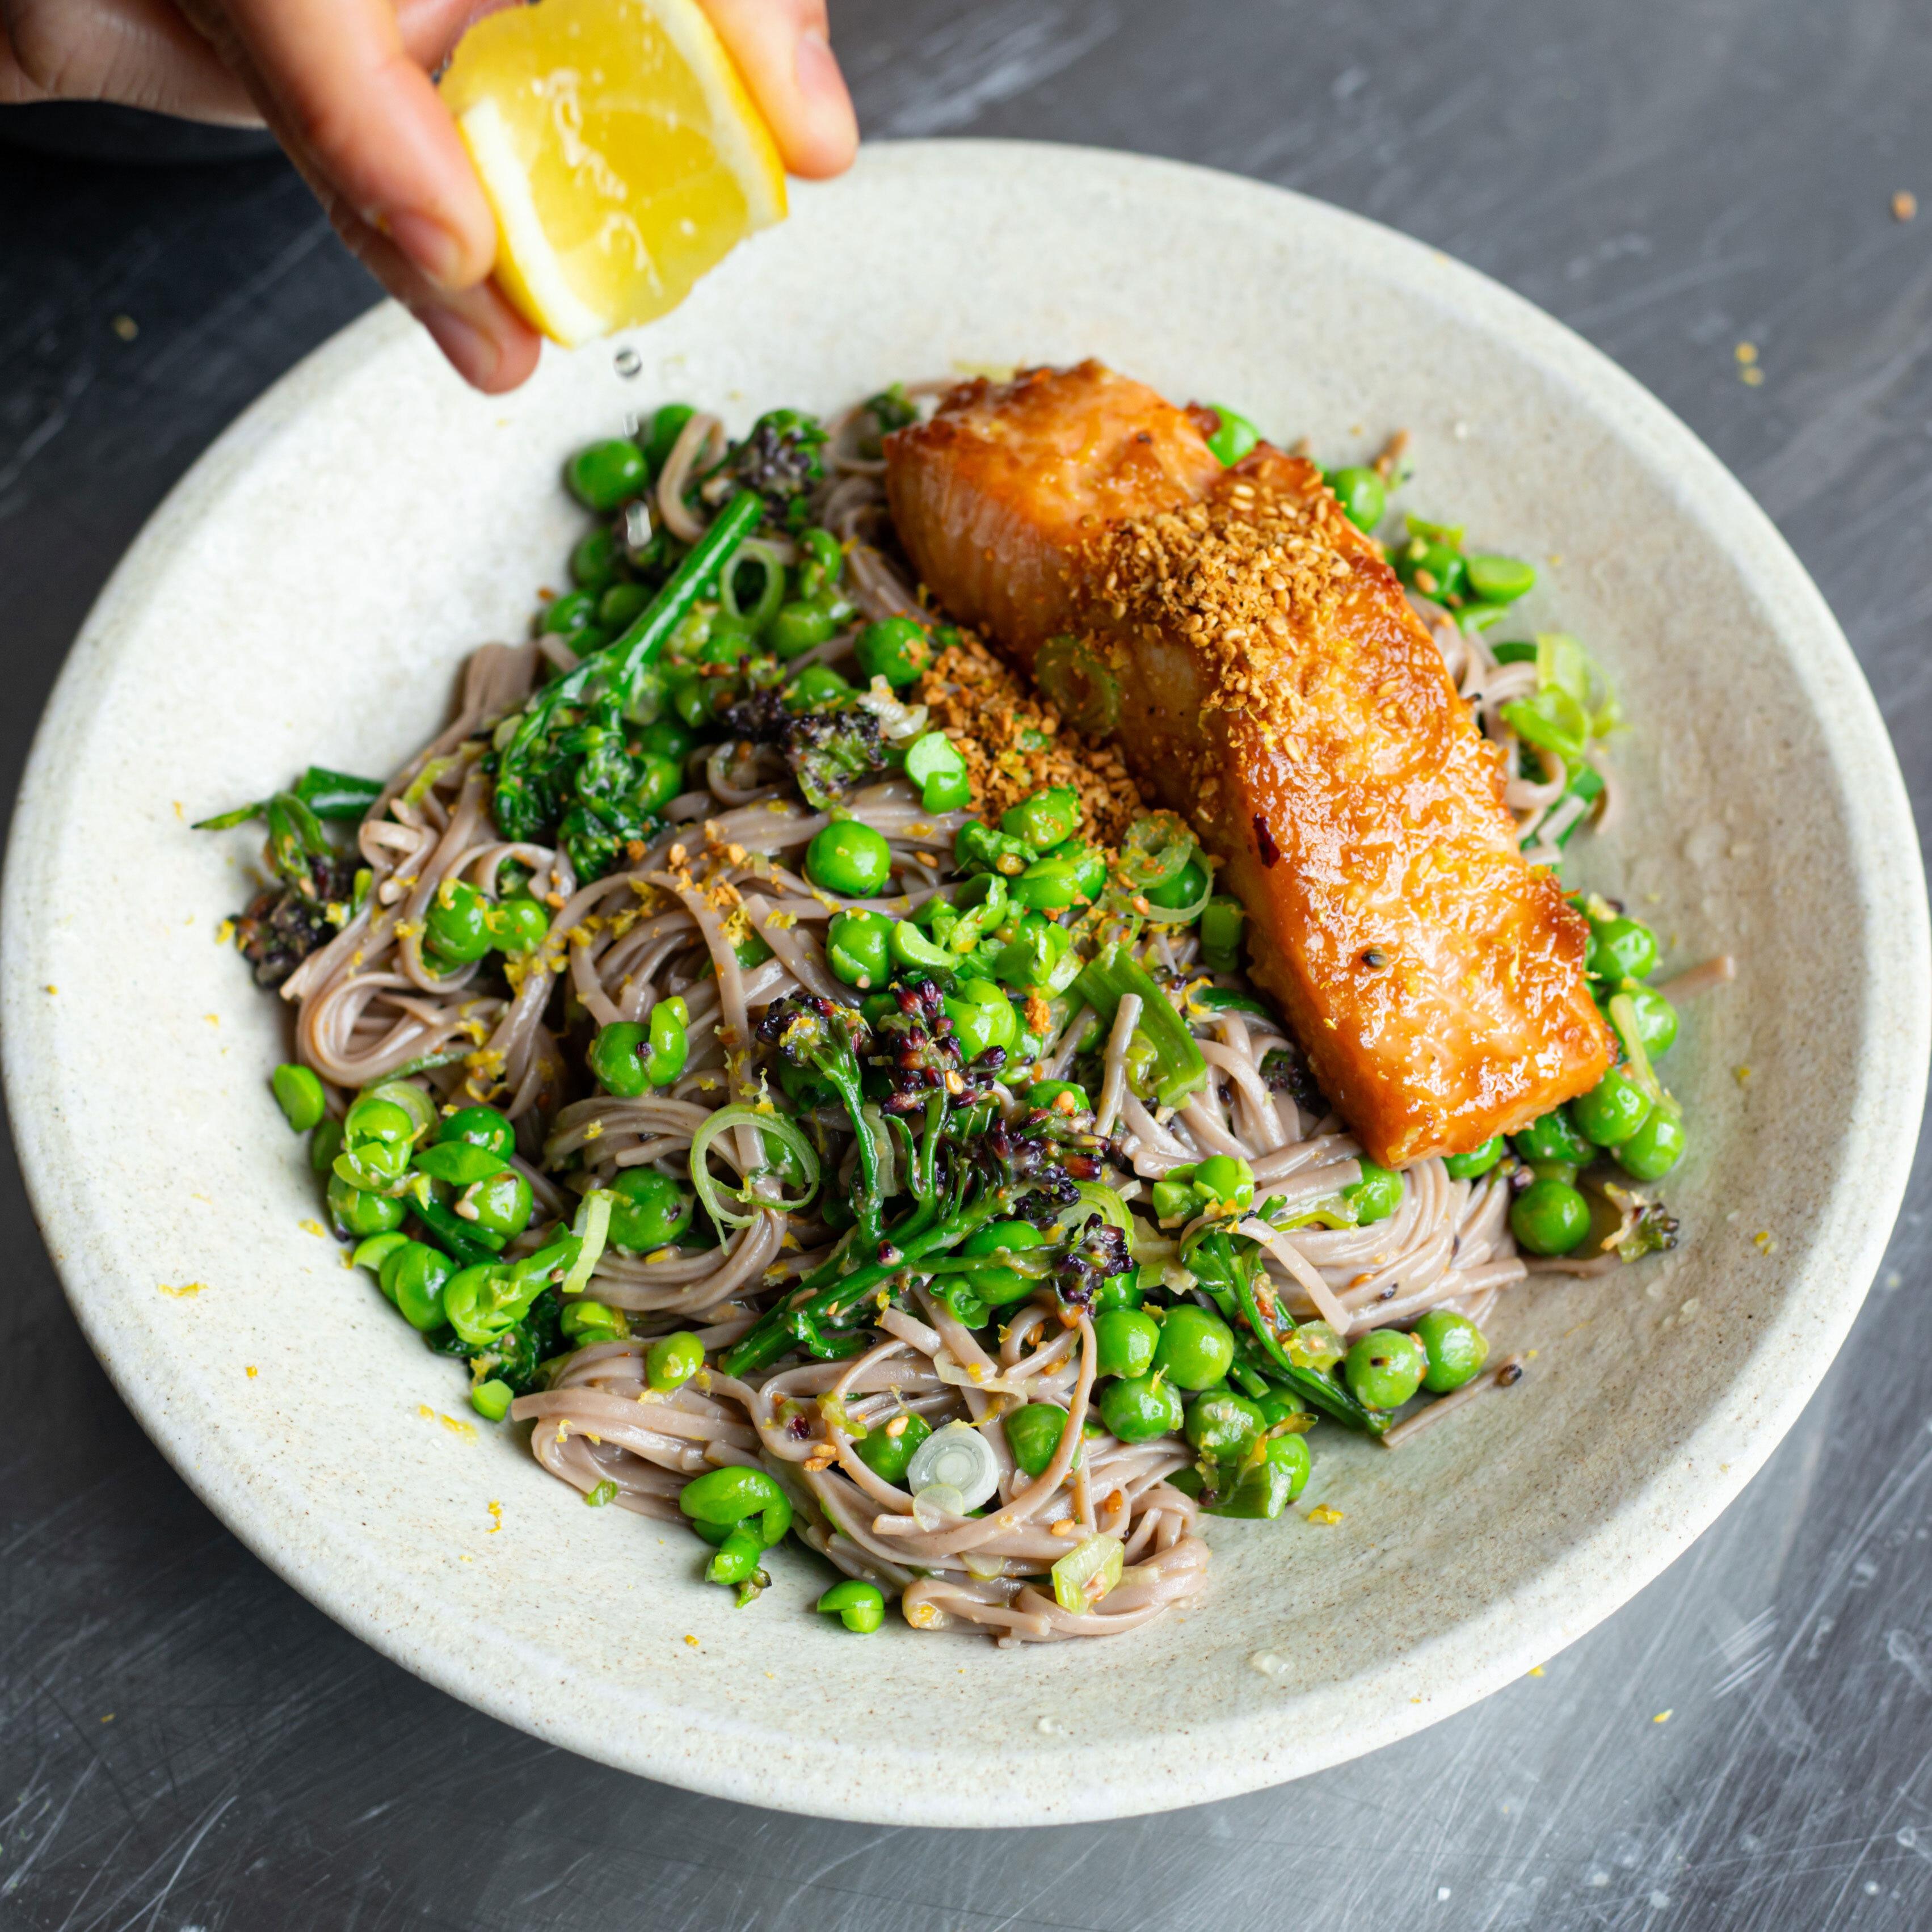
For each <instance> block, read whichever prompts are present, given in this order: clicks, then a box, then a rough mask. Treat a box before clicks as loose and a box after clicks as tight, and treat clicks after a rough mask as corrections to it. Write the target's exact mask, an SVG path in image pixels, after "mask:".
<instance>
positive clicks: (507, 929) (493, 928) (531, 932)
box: [490, 894, 550, 959]
mask: <svg viewBox="0 0 1932 1932" xmlns="http://www.w3.org/2000/svg"><path fill="white" fill-rule="evenodd" d="M549 932H550V909H549V907H547V906H545V905H543V904H541V903H539V902H538V901H537V900H535V899H533V898H529V896H528V895H525V894H519V895H517V897H516V898H508V899H505V900H504V901H503V902H502V904H501V905H499V907H497V908H496V910H495V911H494V912H493V913H491V914H490V944H491V945H493V946H494V947H496V950H497V951H498V952H499V953H508V955H509V956H511V958H512V959H516V958H518V957H520V956H522V955H523V954H524V953H533V952H535V950H536V949H537V948H538V947H539V946H541V944H543V943H544V939H545V938H547V936H548V935H549Z"/></svg>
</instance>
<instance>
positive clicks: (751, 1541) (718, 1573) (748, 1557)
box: [586, 1490, 764, 1583]
mask: <svg viewBox="0 0 1932 1932" xmlns="http://www.w3.org/2000/svg"><path fill="white" fill-rule="evenodd" d="M592 1495H595V1491H594V1490H593V1491H592ZM587 1500H588V1499H586V1501H587ZM763 1556H764V1545H763V1542H762V1541H761V1540H760V1538H759V1536H758V1535H757V1532H756V1531H755V1530H753V1529H748V1528H747V1527H745V1526H744V1525H742V1524H740V1525H739V1526H738V1527H737V1528H736V1529H733V1531H732V1532H730V1535H728V1536H727V1537H726V1538H725V1539H724V1541H723V1542H722V1543H721V1544H719V1545H718V1553H717V1555H716V1556H714V1557H712V1559H711V1561H710V1562H709V1563H707V1564H706V1565H705V1566H704V1580H705V1581H706V1583H750V1582H751V1580H752V1579H753V1578H754V1577H758V1576H759V1574H760V1571H761V1569H762V1567H763V1565H762V1561H761V1559H763Z"/></svg>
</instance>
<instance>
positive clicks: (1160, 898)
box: [1145, 859, 1208, 912]
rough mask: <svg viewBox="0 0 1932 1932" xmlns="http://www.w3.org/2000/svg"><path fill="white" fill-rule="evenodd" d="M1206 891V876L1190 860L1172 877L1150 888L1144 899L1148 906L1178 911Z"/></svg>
mask: <svg viewBox="0 0 1932 1932" xmlns="http://www.w3.org/2000/svg"><path fill="white" fill-rule="evenodd" d="M1207 889H1208V874H1206V872H1205V871H1203V870H1202V868H1201V866H1200V865H1199V863H1198V862H1196V860H1194V859H1189V860H1188V862H1187V864H1186V865H1184V866H1182V867H1181V870H1180V871H1178V872H1177V873H1175V875H1174V877H1172V878H1171V879H1169V880H1166V882H1165V883H1163V884H1160V885H1158V886H1148V889H1147V892H1146V894H1145V897H1146V899H1147V902H1148V904H1149V905H1157V906H1162V907H1166V909H1167V910H1169V911H1170V912H1174V911H1178V910H1180V908H1181V907H1183V906H1191V905H1193V904H1195V903H1196V901H1198V900H1199V898H1200V897H1201V895H1202V893H1203V892H1205V891H1206V890H1207Z"/></svg>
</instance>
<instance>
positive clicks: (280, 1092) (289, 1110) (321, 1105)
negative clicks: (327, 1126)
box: [269, 1063, 329, 1134]
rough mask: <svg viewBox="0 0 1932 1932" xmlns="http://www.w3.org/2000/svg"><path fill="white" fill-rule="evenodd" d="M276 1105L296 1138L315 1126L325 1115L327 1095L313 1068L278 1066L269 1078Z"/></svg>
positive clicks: (327, 1101) (327, 1107)
mask: <svg viewBox="0 0 1932 1932" xmlns="http://www.w3.org/2000/svg"><path fill="white" fill-rule="evenodd" d="M269 1085H270V1087H272V1088H273V1089H274V1090H275V1100H276V1104H277V1105H278V1106H280V1107H281V1110H282V1112H283V1114H284V1116H285V1117H286V1118H287V1121H288V1124H289V1125H290V1127H293V1128H294V1129H295V1130H296V1133H299V1134H305V1133H308V1130H309V1129H310V1128H311V1127H314V1126H316V1125H317V1124H319V1123H320V1121H321V1120H322V1119H323V1117H324V1115H326V1114H327V1113H328V1112H329V1095H328V1094H327V1093H326V1091H324V1090H323V1084H322V1082H321V1079H320V1077H319V1076H317V1073H316V1072H315V1070H314V1068H313V1067H298V1066H296V1065H295V1064H293V1063H290V1064H288V1065H286V1066H282V1067H277V1068H276V1069H275V1072H274V1073H272V1074H271V1075H270V1076H269Z"/></svg>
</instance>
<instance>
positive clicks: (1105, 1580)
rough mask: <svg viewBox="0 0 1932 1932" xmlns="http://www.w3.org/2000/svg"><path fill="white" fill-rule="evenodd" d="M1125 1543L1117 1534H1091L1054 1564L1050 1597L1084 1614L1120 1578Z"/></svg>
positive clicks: (1124, 1557)
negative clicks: (1051, 1595)
mask: <svg viewBox="0 0 1932 1932" xmlns="http://www.w3.org/2000/svg"><path fill="white" fill-rule="evenodd" d="M1126 1555H1127V1551H1126V1546H1125V1545H1124V1544H1122V1542H1121V1539H1120V1538H1118V1536H1090V1537H1088V1538H1086V1539H1085V1541H1082V1542H1079V1543H1076V1544H1075V1545H1074V1546H1073V1548H1072V1549H1071V1550H1069V1551H1068V1552H1067V1554H1066V1555H1065V1556H1063V1557H1062V1558H1061V1559H1060V1561H1059V1562H1058V1563H1056V1564H1055V1565H1054V1566H1053V1600H1054V1601H1055V1603H1057V1604H1058V1605H1059V1606H1060V1607H1061V1609H1062V1610H1066V1611H1068V1612H1070V1613H1071V1614H1072V1615H1073V1616H1085V1615H1086V1614H1087V1613H1088V1611H1089V1610H1092V1609H1093V1607H1094V1605H1095V1604H1097V1603H1099V1602H1100V1600H1101V1598H1103V1597H1104V1596H1106V1594H1107V1592H1109V1590H1111V1589H1113V1587H1114V1586H1115V1584H1117V1583H1119V1581H1120V1580H1121V1570H1122V1568H1123V1567H1124V1564H1125V1560H1126Z"/></svg>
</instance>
